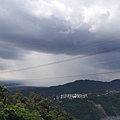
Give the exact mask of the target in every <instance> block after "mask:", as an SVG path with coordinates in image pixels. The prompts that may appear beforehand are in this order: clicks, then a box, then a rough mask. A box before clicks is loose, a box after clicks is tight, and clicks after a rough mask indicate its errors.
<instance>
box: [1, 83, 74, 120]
mask: <svg viewBox="0 0 120 120" xmlns="http://www.w3.org/2000/svg"><path fill="white" fill-rule="evenodd" d="M0 120H75V118H74V117H73V116H71V115H70V114H69V113H67V112H66V111H65V110H62V109H60V107H59V106H58V105H55V104H53V102H52V101H51V100H48V99H46V98H43V97H42V96H40V95H37V94H34V93H31V94H30V95H29V97H26V96H24V95H23V94H21V92H20V91H16V93H15V94H13V95H8V92H7V88H6V87H5V86H2V85H0Z"/></svg>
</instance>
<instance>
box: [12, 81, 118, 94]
mask: <svg viewBox="0 0 120 120" xmlns="http://www.w3.org/2000/svg"><path fill="white" fill-rule="evenodd" d="M13 85H14V84H13ZM18 88H19V90H21V91H22V92H23V93H25V94H28V93H29V92H30V91H32V92H35V93H38V94H42V95H47V96H48V95H57V94H69V93H88V92H95V91H101V90H107V89H115V88H120V79H116V80H112V81H110V82H102V81H95V80H76V81H74V82H70V83H67V84H63V85H58V86H51V87H31V86H20V87H18ZM11 89H14V90H15V89H17V87H16V88H15V87H14V86H13V88H11Z"/></svg>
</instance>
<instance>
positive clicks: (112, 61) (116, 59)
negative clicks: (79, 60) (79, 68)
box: [87, 59, 120, 65]
mask: <svg viewBox="0 0 120 120" xmlns="http://www.w3.org/2000/svg"><path fill="white" fill-rule="evenodd" d="M115 61H120V59H114V60H106V61H102V62H96V63H92V64H87V65H97V64H102V63H108V62H115Z"/></svg>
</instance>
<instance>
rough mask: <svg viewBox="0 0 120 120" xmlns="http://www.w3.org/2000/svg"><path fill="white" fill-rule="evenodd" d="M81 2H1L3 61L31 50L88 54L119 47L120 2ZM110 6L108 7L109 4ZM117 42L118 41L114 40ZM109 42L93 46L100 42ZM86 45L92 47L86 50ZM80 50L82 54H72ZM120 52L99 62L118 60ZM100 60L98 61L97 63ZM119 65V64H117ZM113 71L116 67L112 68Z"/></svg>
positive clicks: (109, 55) (0, 44) (0, 28)
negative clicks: (111, 59) (109, 59)
mask: <svg viewBox="0 0 120 120" xmlns="http://www.w3.org/2000/svg"><path fill="white" fill-rule="evenodd" d="M116 1H117V2H116V3H114V4H115V6H113V2H112V1H109V3H108V2H105V1H104V0H102V1H101V2H99V3H97V1H96V0H93V2H88V1H87V2H86V0H85V1H83V0H81V1H78V0H75V1H72V3H68V2H65V1H64V0H62V2H61V1H60V0H58V1H52V0H51V1H43V0H41V1H39V0H38V1H36V0H32V1H29V0H26V1H23V0H21V1H18V0H16V1H15V0H11V1H7V0H4V1H3V0H2V1H0V11H1V12H0V18H1V19H0V58H3V59H20V58H21V57H23V56H24V55H26V54H28V53H30V52H31V51H37V52H43V53H51V54H69V55H81V54H84V55H87V54H89V53H95V52H97V51H102V50H108V49H112V48H115V47H118V46H119V45H120V42H119V41H120V39H119V38H120V35H119V30H120V27H119V20H120V17H119V16H118V12H119V11H118V8H119V7H120V2H119V1H118V0H116ZM106 3H107V4H106ZM115 39H116V40H115ZM109 40H113V41H110V42H108V43H104V44H99V45H97V46H92V45H94V44H96V43H98V42H102V41H109ZM86 46H92V47H88V48H84V47H86ZM82 47H83V48H84V49H81V50H80V51H76V52H72V53H70V51H73V50H76V49H80V48H82ZM28 51H29V52H28ZM118 54H119V53H118V52H116V53H111V54H108V55H107V56H106V55H103V56H102V55H101V56H100V57H98V58H99V60H100V59H101V60H102V59H106V58H111V57H112V58H115V59H117V58H119V55H118ZM98 58H95V60H97V61H98ZM116 64H117V63H116ZM108 66H109V67H111V68H112V66H113V68H114V67H115V66H116V68H117V67H118V66H117V65H114V64H113V65H111V66H110V65H109V64H108Z"/></svg>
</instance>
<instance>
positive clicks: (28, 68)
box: [0, 47, 120, 74]
mask: <svg viewBox="0 0 120 120" xmlns="http://www.w3.org/2000/svg"><path fill="white" fill-rule="evenodd" d="M119 49H120V47H117V48H112V49H110V50H104V51H99V52H96V53H90V54H87V56H86V55H83V56H77V57H72V58H69V59H64V60H60V61H56V62H51V63H47V64H41V65H37V66H32V67H26V68H20V69H15V70H9V71H3V72H0V74H1V73H10V72H17V71H24V70H30V69H35V68H40V67H46V66H50V65H54V64H59V63H64V62H68V61H73V60H76V59H81V58H86V57H89V56H93V55H98V54H104V53H108V52H113V51H115V50H119Z"/></svg>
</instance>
